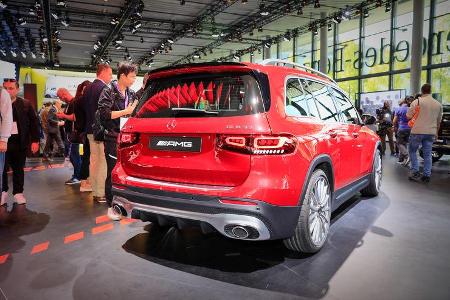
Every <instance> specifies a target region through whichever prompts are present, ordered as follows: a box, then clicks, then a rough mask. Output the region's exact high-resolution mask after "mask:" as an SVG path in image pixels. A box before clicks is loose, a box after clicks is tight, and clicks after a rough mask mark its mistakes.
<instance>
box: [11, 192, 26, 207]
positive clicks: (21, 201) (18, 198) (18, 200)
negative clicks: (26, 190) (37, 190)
mask: <svg viewBox="0 0 450 300" xmlns="http://www.w3.org/2000/svg"><path fill="white" fill-rule="evenodd" d="M14 202H16V203H17V204H25V203H27V199H25V196H24V195H23V194H22V193H20V194H15V195H14Z"/></svg>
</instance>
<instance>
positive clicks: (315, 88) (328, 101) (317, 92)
mask: <svg viewBox="0 0 450 300" xmlns="http://www.w3.org/2000/svg"><path fill="white" fill-rule="evenodd" d="M302 84H303V88H304V89H305V90H306V91H308V92H309V93H310V94H312V95H313V96H314V98H315V99H316V105H317V110H318V111H319V115H320V118H321V119H322V120H324V121H326V122H337V121H339V117H338V112H337V110H336V107H335V106H334V102H333V98H332V97H331V95H330V93H329V91H328V88H327V86H326V85H324V84H321V83H318V82H315V81H310V80H302Z"/></svg>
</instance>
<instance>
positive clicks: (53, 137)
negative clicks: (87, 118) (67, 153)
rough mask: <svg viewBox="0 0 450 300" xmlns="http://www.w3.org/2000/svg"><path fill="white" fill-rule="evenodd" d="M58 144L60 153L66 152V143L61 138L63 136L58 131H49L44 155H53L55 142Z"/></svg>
mask: <svg viewBox="0 0 450 300" xmlns="http://www.w3.org/2000/svg"><path fill="white" fill-rule="evenodd" d="M55 142H56V144H57V145H58V154H60V155H62V154H64V143H63V141H62V139H61V136H60V135H59V133H58V132H56V133H50V132H49V133H47V140H46V142H45V148H44V156H47V157H51V156H53V152H54V151H53V143H55Z"/></svg>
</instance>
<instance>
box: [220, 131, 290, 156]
mask: <svg viewBox="0 0 450 300" xmlns="http://www.w3.org/2000/svg"><path fill="white" fill-rule="evenodd" d="M217 147H218V148H220V149H225V150H229V151H235V152H240V153H245V154H256V155H282V154H289V153H293V152H294V151H295V148H296V147H297V139H296V138H295V137H294V136H291V135H262V136H251V135H218V136H217Z"/></svg>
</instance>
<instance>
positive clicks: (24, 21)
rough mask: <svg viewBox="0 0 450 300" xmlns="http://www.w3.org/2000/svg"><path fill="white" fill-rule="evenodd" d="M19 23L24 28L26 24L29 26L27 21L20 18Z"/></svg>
mask: <svg viewBox="0 0 450 300" xmlns="http://www.w3.org/2000/svg"><path fill="white" fill-rule="evenodd" d="M17 23H18V24H19V25H20V26H24V25H25V24H27V20H25V19H24V18H23V17H20V18H18V19H17Z"/></svg>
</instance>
